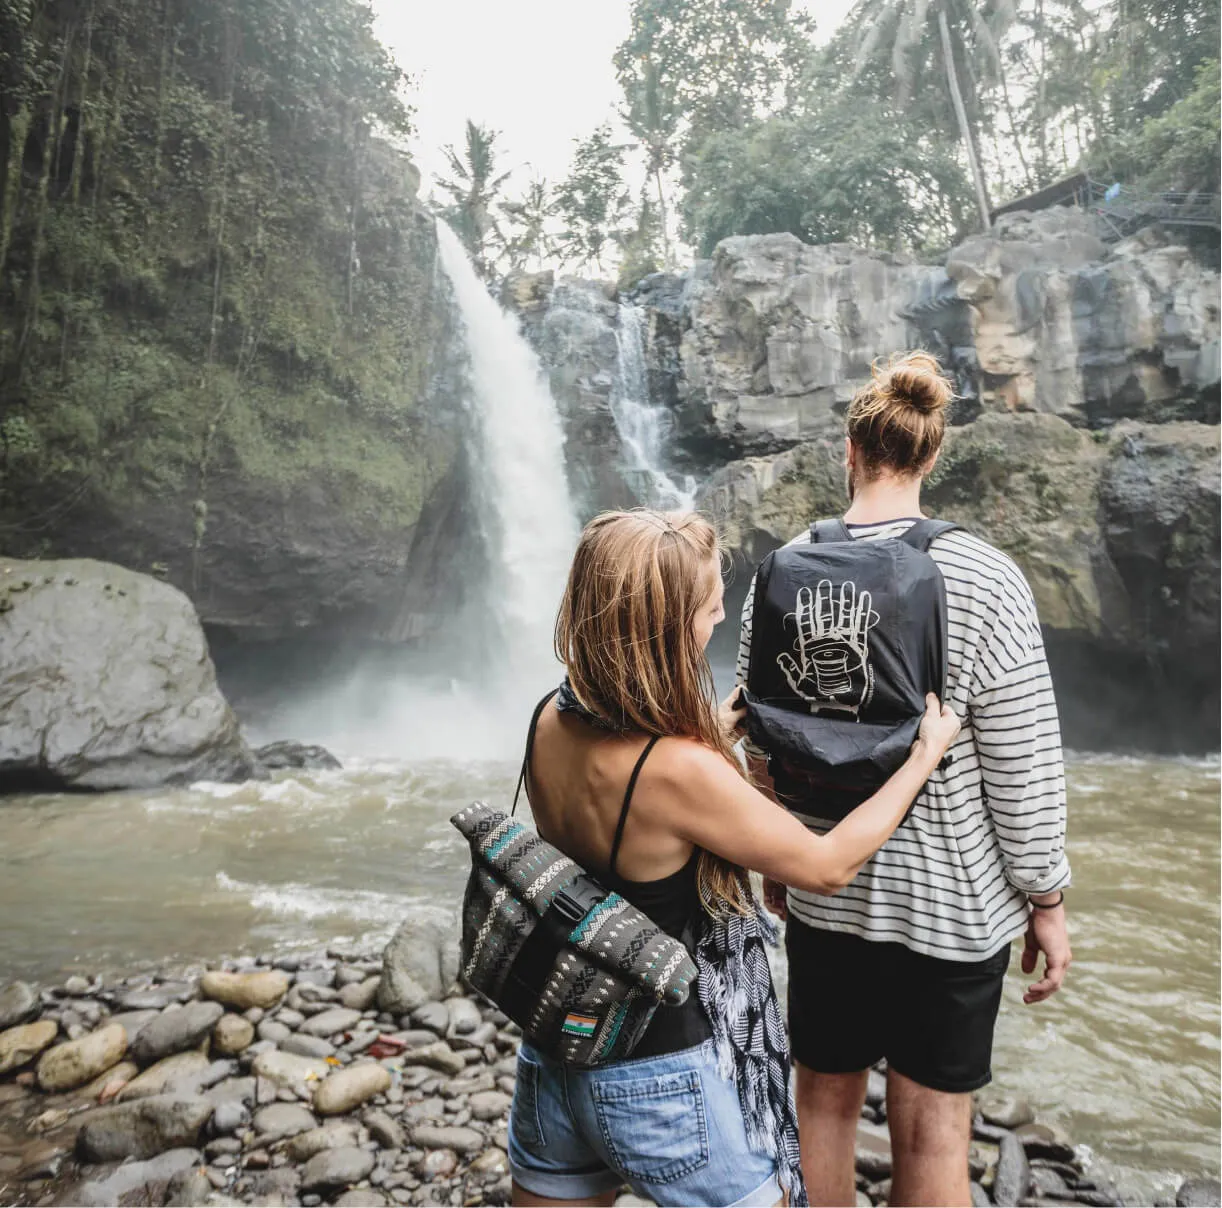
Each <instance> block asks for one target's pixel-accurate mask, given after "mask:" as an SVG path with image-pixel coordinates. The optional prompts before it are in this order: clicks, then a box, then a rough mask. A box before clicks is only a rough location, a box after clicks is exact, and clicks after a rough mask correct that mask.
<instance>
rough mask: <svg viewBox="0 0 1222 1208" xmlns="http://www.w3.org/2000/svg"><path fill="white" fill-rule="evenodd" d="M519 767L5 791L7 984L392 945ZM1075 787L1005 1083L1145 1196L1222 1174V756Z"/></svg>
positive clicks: (999, 1068)
mask: <svg viewBox="0 0 1222 1208" xmlns="http://www.w3.org/2000/svg"><path fill="white" fill-rule="evenodd" d="M341 754H342V752H341ZM515 771H516V769H515V767H514V766H513V764H512V763H511V762H508V761H490V762H470V761H465V762H463V761H457V760H445V759H431V760H428V759H419V760H417V759H414V758H405V759H403V760H400V761H377V760H373V759H369V758H366V759H363V760H362V759H360V758H356V759H353V760H351V762H349V764H348V766H347V767H346V769H345V770H344V771H342V772H308V773H307V772H298V773H281V774H279V775H278V776H277V777H276V779H275V780H273V781H272V782H269V783H251V784H245V785H207V784H203V785H196V786H193V787H191V788H184V789H173V790H159V791H155V792H144V793H111V794H106V795H102V796H68V795H38V796H26V797H16V798H10V799H7V800H3V801H0V982H4V981H7V980H8V979H10V978H13V977H24V978H28V979H32V980H34V981H42V982H44V983H46V982H52V981H54V980H56V979H62V978H63V977H64V976H65V975H66V974H67V973H69V972H72V971H83V972H102V971H119V970H123V971H134V970H137V969H140V968H148V967H152V966H166V965H173V964H175V963H186V962H189V961H197V960H201V959H209V958H213V957H217V956H220V955H222V954H233V955H237V954H240V953H244V952H268V951H273V950H278V949H289V948H300V947H303V946H306V947H308V946H311V945H313V946H317V945H319V944H321V943H326V942H327V941H330V940H333V939H336V938H339V937H346V938H360V939H366V940H369V939H374V938H377V937H379V936H385V935H389V933H390V932H391V931H392V930H393V928H394V927H395V925H396V923H397V922H398V921H399V919H400V918H401V917H402V916H403V914H404V913H405V911H406V910H407V909H408V908H409V907H411V906H412V905H413V904H415V903H425V902H428V903H435V902H442V903H456V902H457V900H458V896H459V894H460V892H461V886H462V882H463V875H464V870H465V865H466V850H465V848H464V847H463V845H462V844H461V843H460V841H459V839H458V836H457V834H456V832H454V831H453V830H452V829H451V827H450V826H449V823H448V821H447V820H448V818H449V816H450V814H451V813H452V812H453V811H455V810H456V809H458V808H460V807H461V806H462V805H464V804H466V803H467V802H469V801H470V800H472V799H475V798H482V799H485V800H488V801H490V802H493V803H498V804H499V803H507V802H508V799H509V797H510V795H511V794H512V787H513V781H514V775H515ZM1069 784H1070V857H1071V860H1072V863H1073V868H1074V888H1073V890H1072V891H1071V893H1070V895H1069V900H1070V906H1071V925H1072V937H1073V947H1074V954H1075V958H1076V959H1075V963H1074V966H1073V969H1072V971H1071V974H1070V979H1069V982H1068V983H1067V987H1066V989H1065V990H1064V991H1062V993H1061V994H1060V995H1059V996H1058V997H1057V998H1056V999H1055V1000H1053V1001H1052V1002H1049V1003H1047V1004H1043V1005H1041V1006H1038V1007H1027V1006H1024V1005H1023V1003H1022V989H1023V987H1024V985H1025V984H1026V982H1027V979H1026V978H1024V977H1023V975H1022V974H1021V971H1020V970H1019V968H1018V960H1017V956H1016V957H1015V959H1014V961H1013V962H1012V964H1011V971H1010V976H1009V981H1008V985H1007V989H1006V996H1005V1002H1004V1005H1003V1008H1002V1015H1001V1020H1000V1023H999V1026H998V1034H997V1051H996V1053H995V1057H994V1075H995V1079H994V1086H995V1087H996V1088H998V1089H999V1090H1003V1091H1006V1092H1013V1093H1017V1094H1021V1095H1023V1096H1025V1097H1026V1098H1027V1099H1029V1100H1030V1102H1031V1103H1032V1105H1033V1107H1034V1108H1035V1110H1036V1112H1037V1115H1038V1116H1039V1117H1040V1118H1042V1119H1049V1120H1053V1121H1056V1122H1058V1123H1060V1124H1061V1125H1063V1126H1064V1127H1065V1129H1066V1130H1067V1131H1068V1134H1069V1136H1070V1137H1071V1138H1072V1139H1073V1140H1074V1141H1075V1142H1076V1143H1079V1144H1082V1145H1086V1146H1089V1148H1090V1150H1091V1151H1092V1153H1093V1154H1094V1155H1096V1158H1097V1160H1098V1167H1099V1168H1100V1169H1102V1170H1103V1172H1104V1173H1106V1174H1109V1175H1111V1176H1113V1177H1119V1178H1120V1179H1121V1180H1122V1181H1123V1183H1124V1185H1125V1186H1126V1187H1128V1188H1130V1189H1131V1190H1132V1189H1136V1190H1137V1191H1139V1193H1140V1194H1142V1195H1148V1196H1150V1197H1153V1196H1154V1195H1156V1194H1159V1193H1162V1192H1165V1191H1166V1190H1167V1189H1169V1188H1174V1186H1175V1177H1176V1176H1177V1175H1181V1174H1185V1173H1192V1172H1196V1171H1207V1172H1211V1173H1215V1172H1217V1170H1218V1141H1219V1023H1220V1013H1219V768H1218V763H1217V761H1212V760H1211V761H1203V760H1187V759H1185V760H1176V759H1146V758H1129V757H1121V756H1097V755H1096V756H1071V757H1070V760H1069ZM1147 1202H1149V1201H1147Z"/></svg>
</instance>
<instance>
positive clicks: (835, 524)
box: [810, 518, 853, 545]
mask: <svg viewBox="0 0 1222 1208" xmlns="http://www.w3.org/2000/svg"><path fill="white" fill-rule="evenodd" d="M852 540H853V534H852V533H850V532H849V526H848V525H847V524H845V522H844V521H843V520H840V519H839V518H837V519H836V520H816V521H815V523H814V524H812V525H811V526H810V543H811V545H820V544H822V543H823V542H826V541H852Z"/></svg>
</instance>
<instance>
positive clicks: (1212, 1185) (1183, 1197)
mask: <svg viewBox="0 0 1222 1208" xmlns="http://www.w3.org/2000/svg"><path fill="white" fill-rule="evenodd" d="M1175 1203H1176V1208H1218V1205H1219V1204H1222V1183H1219V1182H1218V1180H1217V1179H1209V1178H1202V1177H1201V1176H1199V1175H1198V1176H1196V1177H1195V1178H1191V1179H1185V1180H1184V1181H1183V1182H1182V1183H1181V1184H1180V1186H1179V1190H1178V1191H1177V1192H1176V1193H1175Z"/></svg>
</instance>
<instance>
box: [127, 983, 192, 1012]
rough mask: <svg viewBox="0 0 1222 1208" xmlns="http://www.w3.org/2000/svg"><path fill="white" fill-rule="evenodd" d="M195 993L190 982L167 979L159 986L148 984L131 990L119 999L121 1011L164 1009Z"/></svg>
mask: <svg viewBox="0 0 1222 1208" xmlns="http://www.w3.org/2000/svg"><path fill="white" fill-rule="evenodd" d="M194 993H195V987H194V986H193V985H192V984H191V983H190V982H185V981H166V982H162V983H161V984H160V985H157V986H146V987H145V988H143V989H140V990H130V991H128V993H127V994H125V995H124V996H123V997H122V998H121V999H119V1010H121V1011H150V1010H151V1011H164V1010H165V1008H166V1007H168V1006H170V1005H172V1004H173V1003H180V1002H183V1001H185V1000H186V999H188V998H190V997H191V995H193V994H194Z"/></svg>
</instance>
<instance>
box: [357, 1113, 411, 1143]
mask: <svg viewBox="0 0 1222 1208" xmlns="http://www.w3.org/2000/svg"><path fill="white" fill-rule="evenodd" d="M361 1120H362V1123H363V1124H364V1125H365V1127H366V1128H367V1129H368V1130H369V1135H370V1136H371V1137H372V1138H373V1139H374V1140H375V1141H376V1142H377V1143H378V1144H379V1145H380V1146H382V1148H383V1149H402V1148H403V1146H404V1144H405V1143H406V1138H405V1137H404V1135H403V1129H402V1128H401V1127H400V1126H399V1125H398V1124H397V1123H395V1121H394V1120H392V1119H391V1118H390V1116H388V1115H387V1114H386V1113H385V1112H384V1111H382V1110H381V1109H379V1108H374V1109H373V1110H372V1111H367V1112H366V1113H365V1114H364V1116H362V1117H361Z"/></svg>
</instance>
